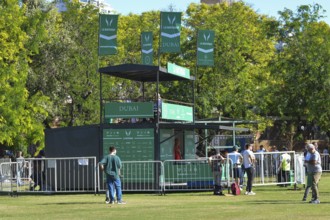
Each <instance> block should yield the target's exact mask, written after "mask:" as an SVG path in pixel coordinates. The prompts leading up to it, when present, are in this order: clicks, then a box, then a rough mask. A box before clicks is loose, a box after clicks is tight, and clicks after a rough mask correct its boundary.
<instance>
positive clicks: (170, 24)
mask: <svg viewBox="0 0 330 220" xmlns="http://www.w3.org/2000/svg"><path fill="white" fill-rule="evenodd" d="M180 30H181V12H161V13H160V38H161V39H160V42H161V44H160V52H165V53H166V52H167V53H178V52H180V51H181V49H180Z"/></svg>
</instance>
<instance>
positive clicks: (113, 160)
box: [100, 146, 126, 204]
mask: <svg viewBox="0 0 330 220" xmlns="http://www.w3.org/2000/svg"><path fill="white" fill-rule="evenodd" d="M116 153H117V150H116V148H115V147H114V146H111V147H109V154H108V155H106V156H105V157H104V158H103V159H102V160H101V161H100V169H101V170H103V171H104V172H105V174H106V181H107V186H108V190H109V197H110V204H114V203H115V195H114V192H115V191H116V196H117V204H126V203H125V202H123V201H122V191H121V181H120V177H119V176H120V169H121V167H122V164H121V160H120V158H119V157H118V156H117V155H116Z"/></svg>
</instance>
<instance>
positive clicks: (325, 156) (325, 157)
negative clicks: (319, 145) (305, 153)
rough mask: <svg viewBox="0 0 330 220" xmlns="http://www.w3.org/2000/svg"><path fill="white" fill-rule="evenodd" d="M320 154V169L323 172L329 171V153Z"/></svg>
mask: <svg viewBox="0 0 330 220" xmlns="http://www.w3.org/2000/svg"><path fill="white" fill-rule="evenodd" d="M320 155H321V164H322V170H323V171H325V172H329V171H330V159H329V154H320Z"/></svg>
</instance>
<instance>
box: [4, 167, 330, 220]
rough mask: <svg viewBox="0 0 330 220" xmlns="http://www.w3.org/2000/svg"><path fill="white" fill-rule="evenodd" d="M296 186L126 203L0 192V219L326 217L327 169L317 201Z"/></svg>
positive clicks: (144, 197) (329, 214) (135, 197)
mask: <svg viewBox="0 0 330 220" xmlns="http://www.w3.org/2000/svg"><path fill="white" fill-rule="evenodd" d="M299 188H300V190H293V188H292V187H288V188H284V187H278V186H266V187H265V186H263V187H260V186H259V187H254V189H253V191H254V192H256V194H257V195H255V196H246V195H240V196H232V195H230V194H227V195H226V196H213V195H212V192H194V193H192V192H189V193H167V194H166V195H165V196H164V195H163V196H160V195H156V194H124V195H123V198H124V201H126V202H127V204H126V205H117V204H115V205H107V204H105V203H104V195H103V194H102V195H96V196H95V195H94V194H84V195H82V194H80V195H63V194H62V195H19V196H18V197H10V196H8V195H1V196H0V219H1V220H3V219H24V220H29V219H33V220H36V219H47V220H51V219H70V220H73V219H92V220H99V219H135V220H137V219H231V220H233V219H239V220H245V219H263V220H271V219H276V220H291V219H294V220H298V219H304V220H306V219H313V220H317V219H330V174H327V173H324V174H323V176H322V179H321V181H320V183H319V188H320V200H321V204H309V203H308V202H302V201H301V199H302V196H303V192H304V188H303V186H302V185H299ZM310 197H311V193H310V194H309V199H310Z"/></svg>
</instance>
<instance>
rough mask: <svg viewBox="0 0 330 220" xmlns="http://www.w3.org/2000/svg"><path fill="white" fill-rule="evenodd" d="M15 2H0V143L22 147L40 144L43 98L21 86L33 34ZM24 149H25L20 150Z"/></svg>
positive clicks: (29, 23)
mask: <svg viewBox="0 0 330 220" xmlns="http://www.w3.org/2000/svg"><path fill="white" fill-rule="evenodd" d="M25 14H26V8H25V7H20V6H19V5H18V4H17V1H15V0H6V1H1V2H0V21H1V22H0V30H1V34H0V48H1V51H0V54H1V55H0V85H1V86H0V94H1V95H0V97H1V98H0V127H1V129H0V130H1V131H0V144H2V145H4V146H9V147H15V148H26V147H27V145H28V144H35V143H40V144H43V126H42V124H41V123H40V122H41V121H42V120H43V119H44V117H45V116H46V115H47V113H46V112H45V111H44V108H43V106H44V105H45V104H46V103H47V98H46V97H44V96H43V95H42V94H40V93H35V94H34V95H32V96H31V95H30V94H29V92H28V90H27V89H26V87H25V85H26V82H27V76H28V69H29V61H30V58H29V55H30V54H32V53H33V52H34V50H32V48H31V47H29V43H30V42H29V33H32V32H34V31H36V29H35V26H33V25H32V23H33V22H37V21H38V18H35V19H31V18H29V17H27V16H25ZM21 150H25V149H21Z"/></svg>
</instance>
